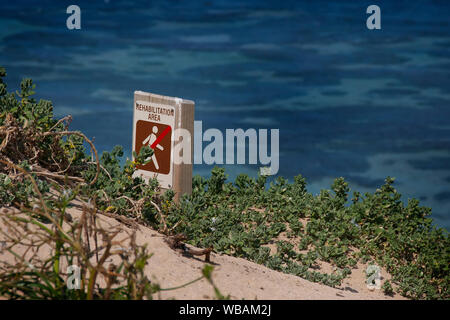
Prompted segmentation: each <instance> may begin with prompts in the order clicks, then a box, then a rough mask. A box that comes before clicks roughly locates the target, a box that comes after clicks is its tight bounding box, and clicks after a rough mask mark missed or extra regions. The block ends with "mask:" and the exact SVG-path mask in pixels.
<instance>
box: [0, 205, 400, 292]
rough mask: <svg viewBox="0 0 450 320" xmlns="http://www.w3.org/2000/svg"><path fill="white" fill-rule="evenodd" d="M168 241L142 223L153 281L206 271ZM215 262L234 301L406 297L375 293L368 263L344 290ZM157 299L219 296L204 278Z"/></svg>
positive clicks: (243, 263) (168, 283) (169, 281)
mask: <svg viewBox="0 0 450 320" xmlns="http://www.w3.org/2000/svg"><path fill="white" fill-rule="evenodd" d="M68 212H69V213H70V214H71V215H72V217H73V218H74V219H76V218H77V217H79V215H80V211H79V210H78V209H75V208H71V209H69V210H68ZM99 218H100V220H101V221H102V225H103V223H106V225H111V226H117V225H121V223H120V222H118V221H116V220H115V219H112V218H109V217H105V216H102V215H99ZM121 226H122V228H123V229H124V230H128V231H131V230H130V229H128V228H127V227H126V226H124V225H121ZM0 227H2V226H1V225H0ZM163 239H164V238H163V236H162V235H161V234H159V233H158V232H156V231H154V230H151V229H149V228H147V227H145V226H140V227H139V230H137V232H136V241H137V243H138V244H144V243H147V247H148V249H149V251H150V252H151V253H153V256H152V257H151V258H150V259H149V263H148V265H147V266H146V269H145V270H146V274H147V275H148V277H149V279H150V280H151V281H152V282H155V283H159V285H160V286H161V288H170V287H175V286H179V285H182V284H185V283H187V282H189V281H192V280H194V279H196V278H198V277H199V276H201V270H202V268H203V266H204V264H205V262H204V261H203V258H202V257H199V258H193V257H187V256H184V255H183V254H181V253H179V252H177V251H174V250H172V249H171V248H169V246H168V245H167V243H166V242H165V241H164V240H163ZM2 259H7V257H6V256H5V255H4V254H3V255H2V254H0V261H1V260H2ZM8 259H9V258H8ZM211 264H212V265H214V271H213V280H214V282H215V284H216V285H217V287H218V288H219V289H220V291H221V292H222V294H224V295H228V294H229V295H230V297H231V299H247V300H253V299H258V300H265V299H274V300H277V299H286V300H312V299H333V300H336V299H358V300H359V299H365V300H373V299H389V300H390V299H405V298H403V297H401V296H400V295H394V297H389V296H386V295H384V294H383V293H382V291H381V290H374V291H369V289H368V288H367V287H366V284H365V275H364V272H363V270H364V269H365V266H363V265H358V268H356V269H353V270H352V274H351V275H350V277H349V278H348V279H346V280H344V283H343V285H342V286H341V288H331V287H328V286H325V285H321V284H318V283H313V282H310V281H307V280H305V279H302V278H300V277H297V276H294V275H288V274H284V273H281V272H277V271H274V270H271V269H269V268H266V267H264V266H262V265H258V264H256V263H253V262H250V261H247V260H245V259H241V258H235V257H231V256H227V255H221V254H215V253H213V254H211ZM326 268H327V266H324V269H326ZM382 277H384V278H386V279H389V278H390V276H389V275H388V274H387V273H386V272H385V271H384V270H382ZM382 280H383V279H382ZM155 298H156V299H189V300H194V299H195V300H197V299H213V298H215V295H214V291H213V288H212V286H211V285H210V284H209V283H208V282H207V281H206V280H205V279H202V280H201V281H198V282H196V283H194V284H191V285H189V286H187V287H184V288H181V289H177V290H173V291H162V292H160V293H159V294H157V295H156V296H155Z"/></svg>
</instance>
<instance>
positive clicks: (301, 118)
mask: <svg viewBox="0 0 450 320" xmlns="http://www.w3.org/2000/svg"><path fill="white" fill-rule="evenodd" d="M71 4H77V5H79V6H80V8H81V21H82V22H81V24H82V29H81V30H72V31H71V30H68V29H67V28H66V19H67V17H68V15H67V14H66V8H67V7H68V6H69V5H71ZM371 4H373V3H372V1H355V0H353V1H343V0H341V1H323V0H315V1H261V0H255V1H250V0H241V1H224V0H223V1H169V0H164V1H139V0H134V1H130V0H104V1H101V0H98V1H81V0H80V1H78V0H77V1H72V0H71V1H65V0H64V1H51V0H41V1H20V0H17V1H2V2H1V4H0V65H3V66H5V67H6V68H7V72H8V77H7V83H8V84H9V86H10V89H11V88H16V87H17V85H18V83H19V82H20V80H21V79H22V78H23V77H31V78H33V79H34V80H35V82H36V83H37V90H36V91H37V92H38V98H43V99H50V100H52V101H53V102H54V108H55V113H56V115H57V116H63V115H66V114H72V115H73V116H74V121H73V123H72V128H73V129H78V130H82V131H83V132H85V133H86V134H87V135H88V136H90V137H95V142H96V145H97V147H98V149H99V150H101V151H102V150H110V149H111V148H112V147H113V146H114V145H117V144H120V145H123V146H124V147H125V151H126V154H127V155H130V149H131V130H132V100H133V92H134V91H135V90H143V91H149V92H154V93H159V94H164V95H170V96H178V97H183V98H186V99H191V100H194V101H195V102H196V113H195V119H196V120H201V121H203V128H204V130H206V129H208V128H219V129H221V130H225V129H226V128H243V129H247V128H257V129H258V128H267V129H271V128H279V129H280V170H279V172H278V174H279V175H282V176H284V177H287V178H289V179H292V177H293V176H295V175H297V174H299V173H301V174H302V175H303V176H305V177H306V178H307V181H308V182H309V190H310V191H312V192H314V193H317V192H318V191H319V190H320V189H321V188H328V187H329V186H330V184H331V182H332V180H333V179H334V178H335V177H340V176H343V177H345V178H346V180H347V181H349V182H350V186H351V187H352V189H354V190H355V189H356V190H359V191H363V192H364V191H370V192H373V191H374V190H375V189H376V188H378V187H379V186H380V185H381V184H382V183H383V180H384V178H385V177H386V176H393V177H396V187H397V189H398V190H399V192H401V193H402V194H403V195H404V198H403V199H404V200H405V201H407V200H408V198H412V197H415V198H419V199H420V200H421V203H422V204H423V205H426V206H430V207H432V209H433V217H434V219H435V220H436V223H437V225H439V226H443V227H446V228H447V229H450V228H449V227H450V188H449V187H450V18H449V17H450V2H449V1H447V0H442V1H438V0H435V1H422V0H409V1H400V0H397V1H376V4H377V5H379V6H380V8H381V26H382V29H381V30H368V29H367V28H366V19H367V17H368V15H367V14H366V8H367V7H368V6H369V5H371ZM258 168H259V166H257V165H235V166H227V170H228V173H229V174H230V178H231V179H232V178H234V177H235V176H236V174H238V173H241V172H244V173H248V174H250V175H252V176H256V174H257V171H258ZM210 170H211V166H206V165H196V166H194V173H198V174H202V175H208V173H209V172H210Z"/></svg>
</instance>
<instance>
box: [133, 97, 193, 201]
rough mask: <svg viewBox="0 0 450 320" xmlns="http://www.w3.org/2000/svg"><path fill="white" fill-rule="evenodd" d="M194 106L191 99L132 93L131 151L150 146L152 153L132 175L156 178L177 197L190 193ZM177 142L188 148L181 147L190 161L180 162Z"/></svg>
mask: <svg viewBox="0 0 450 320" xmlns="http://www.w3.org/2000/svg"><path fill="white" fill-rule="evenodd" d="M194 105H195V104H194V102H193V101H190V100H185V99H180V98H173V97H166V96H161V95H157V94H153V93H147V92H142V91H135V92H134V106H133V110H134V111H133V151H136V153H137V154H139V151H140V149H141V148H142V147H143V146H149V147H150V148H152V149H153V156H152V157H151V158H150V159H147V160H149V161H148V163H147V164H145V165H141V166H137V170H136V172H135V173H134V176H141V177H142V178H144V179H145V180H146V181H148V179H149V178H153V177H156V178H157V179H158V182H159V184H160V186H161V189H163V190H164V189H165V190H167V189H173V190H174V191H175V199H176V200H178V199H180V197H181V195H183V194H185V193H187V194H191V192H192V157H193V149H194ZM180 129H181V130H180ZM183 129H184V130H183ZM180 133H181V134H180ZM183 139H187V140H186V141H182V140H183ZM175 140H176V141H175ZM180 142H183V144H184V146H186V145H187V146H188V147H190V150H185V149H182V152H188V151H190V152H189V155H188V158H190V159H188V160H189V161H181V162H180V161H179V159H180V156H183V155H180V154H175V153H174V151H175V150H174V149H176V148H175V146H176V145H177V143H180ZM185 156H186V155H184V157H183V159H184V160H186V157H185ZM174 157H178V158H176V159H175V158H174ZM177 159H178V161H177ZM186 162H187V163H186Z"/></svg>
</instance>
